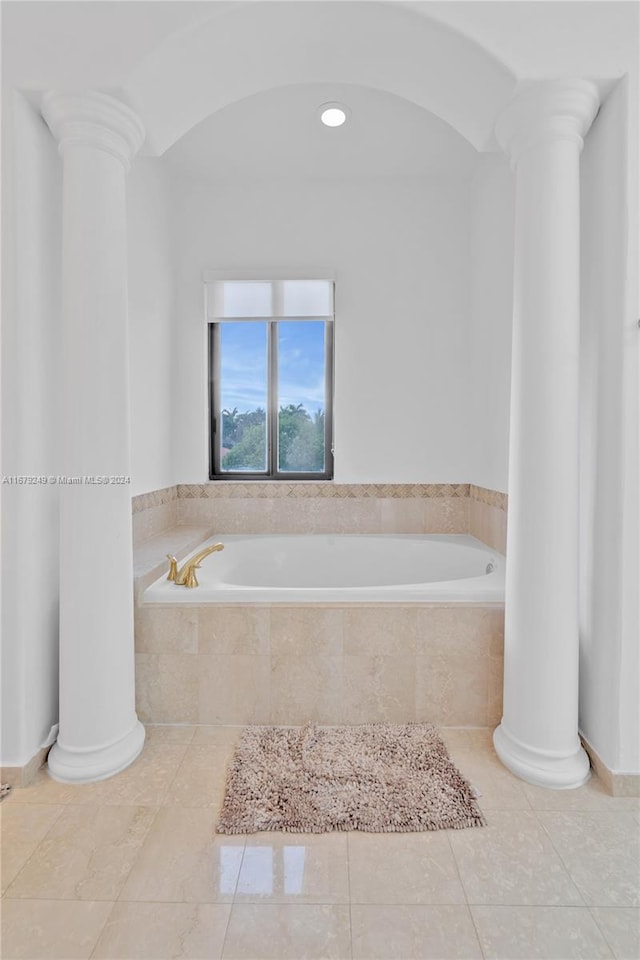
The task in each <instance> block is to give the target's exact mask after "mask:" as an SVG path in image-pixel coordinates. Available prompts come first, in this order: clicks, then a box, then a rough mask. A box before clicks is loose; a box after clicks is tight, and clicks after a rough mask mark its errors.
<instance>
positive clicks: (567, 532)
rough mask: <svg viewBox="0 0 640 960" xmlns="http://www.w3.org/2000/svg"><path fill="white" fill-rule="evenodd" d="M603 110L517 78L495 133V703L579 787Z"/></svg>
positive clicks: (549, 777)
mask: <svg viewBox="0 0 640 960" xmlns="http://www.w3.org/2000/svg"><path fill="white" fill-rule="evenodd" d="M597 110H598V95H597V91H596V88H595V87H594V86H593V84H591V83H588V82H586V81H582V80H576V81H544V82H539V83H530V84H527V85H525V86H524V87H523V88H522V89H521V91H520V92H519V93H518V95H517V96H516V97H515V98H514V100H513V101H512V102H511V104H509V106H508V107H507V108H506V110H505V111H504V113H503V114H502V115H501V116H500V118H499V120H498V123H497V125H496V136H497V139H498V142H499V143H500V145H501V147H502V148H503V150H504V151H505V152H506V153H507V155H508V156H509V157H510V158H511V162H512V166H513V167H514V169H515V173H516V214H515V240H514V243H515V250H514V253H515V261H514V305H513V357H512V373H511V427H510V450H509V529H508V539H507V583H506V610H505V659H504V709H503V716H502V722H501V724H500V726H499V727H498V728H497V729H496V731H495V733H494V738H493V739H494V744H495V748H496V751H497V753H498V756H499V757H500V759H501V760H502V762H503V763H504V764H505V766H507V767H508V768H509V769H510V770H512V771H513V772H514V773H515V774H517V775H518V776H519V777H521V778H522V779H523V780H527V781H529V782H530V783H535V784H539V785H542V786H547V787H556V788H570V787H577V786H579V785H580V784H581V783H584V781H585V780H586V779H587V778H588V776H589V761H588V758H587V755H586V754H585V752H584V750H583V749H582V746H581V744H580V741H579V738H578V386H579V385H578V359H579V322H580V303H579V291H580V241H579V237H580V151H581V149H582V145H583V140H582V138H583V136H584V135H585V134H586V132H587V130H588V129H589V127H590V125H591V123H592V121H593V119H594V117H595V115H596V113H597Z"/></svg>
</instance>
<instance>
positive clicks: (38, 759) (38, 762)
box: [0, 744, 51, 787]
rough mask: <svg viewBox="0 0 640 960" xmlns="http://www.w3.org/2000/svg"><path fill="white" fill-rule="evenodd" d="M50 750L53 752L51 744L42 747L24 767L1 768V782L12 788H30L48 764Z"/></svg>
mask: <svg viewBox="0 0 640 960" xmlns="http://www.w3.org/2000/svg"><path fill="white" fill-rule="evenodd" d="M49 750H51V744H49V746H47V747H40V749H39V750H38V752H37V753H36V754H35V756H33V757H31V760H29V762H28V763H25V765H24V766H23V767H0V780H1V781H2V783H8V784H9V785H10V786H12V787H28V786H29V784H30V783H33V781H34V780H35V778H36V776H37V775H38V770H39V769H40V767H42V766H44V764H45V763H46V760H47V757H48V756H49Z"/></svg>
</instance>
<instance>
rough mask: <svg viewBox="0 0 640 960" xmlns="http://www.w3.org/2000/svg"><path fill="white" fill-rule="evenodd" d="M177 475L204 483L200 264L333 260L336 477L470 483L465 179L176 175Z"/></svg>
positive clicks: (314, 264)
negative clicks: (240, 178)
mask: <svg viewBox="0 0 640 960" xmlns="http://www.w3.org/2000/svg"><path fill="white" fill-rule="evenodd" d="M172 191H173V201H174V220H173V229H174V234H175V248H176V261H175V263H176V301H175V311H176V312H175V316H176V320H175V322H176V331H177V339H176V343H175V349H176V363H177V379H176V383H175V390H176V394H175V395H176V403H175V404H174V424H173V434H174V442H175V449H174V457H175V463H176V468H177V471H178V476H177V478H176V479H177V481H178V482H182V483H188V482H191V483H198V482H202V481H204V480H206V479H207V464H208V457H207V422H206V351H205V329H204V322H203V302H202V283H201V277H202V271H203V270H204V269H206V268H215V269H225V268H230V269H233V268H242V269H244V270H246V269H248V268H251V267H255V268H256V269H261V270H264V269H268V268H274V269H280V270H281V269H282V268H287V267H289V268H291V269H305V268H307V269H313V270H315V269H319V268H324V267H329V268H334V271H335V277H336V334H335V351H336V362H335V407H334V409H335V448H336V455H335V479H336V480H337V481H339V482H343V483H364V482H400V483H410V482H424V483H430V482H438V483H442V482H466V481H467V480H468V478H469V476H470V474H471V469H472V459H471V452H470V439H471V435H472V429H471V422H472V411H473V408H474V396H473V390H472V389H471V377H470V365H469V362H470V354H469V184H468V182H467V181H466V180H464V179H457V180H456V179H452V180H446V179H442V180H435V179H433V180H428V179H414V180H412V179H403V180H400V179H382V178H375V179H373V178H372V179H371V180H367V179H357V180H356V179H353V180H346V179H345V180H339V179H335V180H324V181H320V180H318V181H310V180H305V181H292V180H276V179H272V180H269V181H243V182H237V183H232V182H224V183H223V182H220V181H218V182H214V181H209V182H206V181H204V180H202V181H191V182H189V183H185V182H183V181H182V179H181V177H180V175H179V173H178V171H174V176H173V183H172Z"/></svg>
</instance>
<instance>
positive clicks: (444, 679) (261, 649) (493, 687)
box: [136, 604, 504, 726]
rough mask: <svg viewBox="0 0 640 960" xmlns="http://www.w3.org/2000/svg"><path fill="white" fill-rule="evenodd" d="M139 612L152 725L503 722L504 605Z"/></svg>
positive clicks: (141, 685)
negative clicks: (501, 717) (502, 607)
mask: <svg viewBox="0 0 640 960" xmlns="http://www.w3.org/2000/svg"><path fill="white" fill-rule="evenodd" d="M136 620H137V622H136V678H137V680H136V682H137V709H138V715H139V716H140V719H141V720H142V721H143V722H145V723H202V724H238V723H265V724H268V723H274V724H290V725H297V724H302V723H305V722H307V721H316V722H318V723H327V724H334V723H376V722H380V721H386V722H390V723H396V722H397V723H406V722H411V721H416V722H432V723H436V724H445V725H449V726H490V725H495V724H496V723H498V722H499V720H500V716H501V711H502V702H501V698H502V651H503V620H504V614H503V610H502V609H501V608H499V607H491V606H464V605H460V604H456V605H446V604H430V605H423V606H422V605H421V606H412V607H411V608H407V607H404V608H403V607H401V606H396V605H389V606H385V605H380V604H376V605H372V606H367V605H358V606H357V607H354V606H351V607H348V606H330V605H315V606H313V605H309V606H303V605H296V606H285V605H280V604H278V605H273V606H267V605H265V606H257V605H252V606H246V607H240V606H224V605H220V604H215V605H202V606H200V607H198V606H193V607H188V608H184V607H181V608H180V609H176V608H175V607H141V608H138V610H137V618H136Z"/></svg>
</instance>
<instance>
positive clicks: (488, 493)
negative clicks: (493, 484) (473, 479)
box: [469, 483, 509, 510]
mask: <svg viewBox="0 0 640 960" xmlns="http://www.w3.org/2000/svg"><path fill="white" fill-rule="evenodd" d="M469 497H470V498H471V500H479V501H480V502H481V503H486V504H488V506H490V507H497V508H498V510H506V509H507V505H508V501H509V498H508V495H507V494H506V493H500V491H499V490H490V489H489V487H477V486H476V485H475V483H470V484H469Z"/></svg>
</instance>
